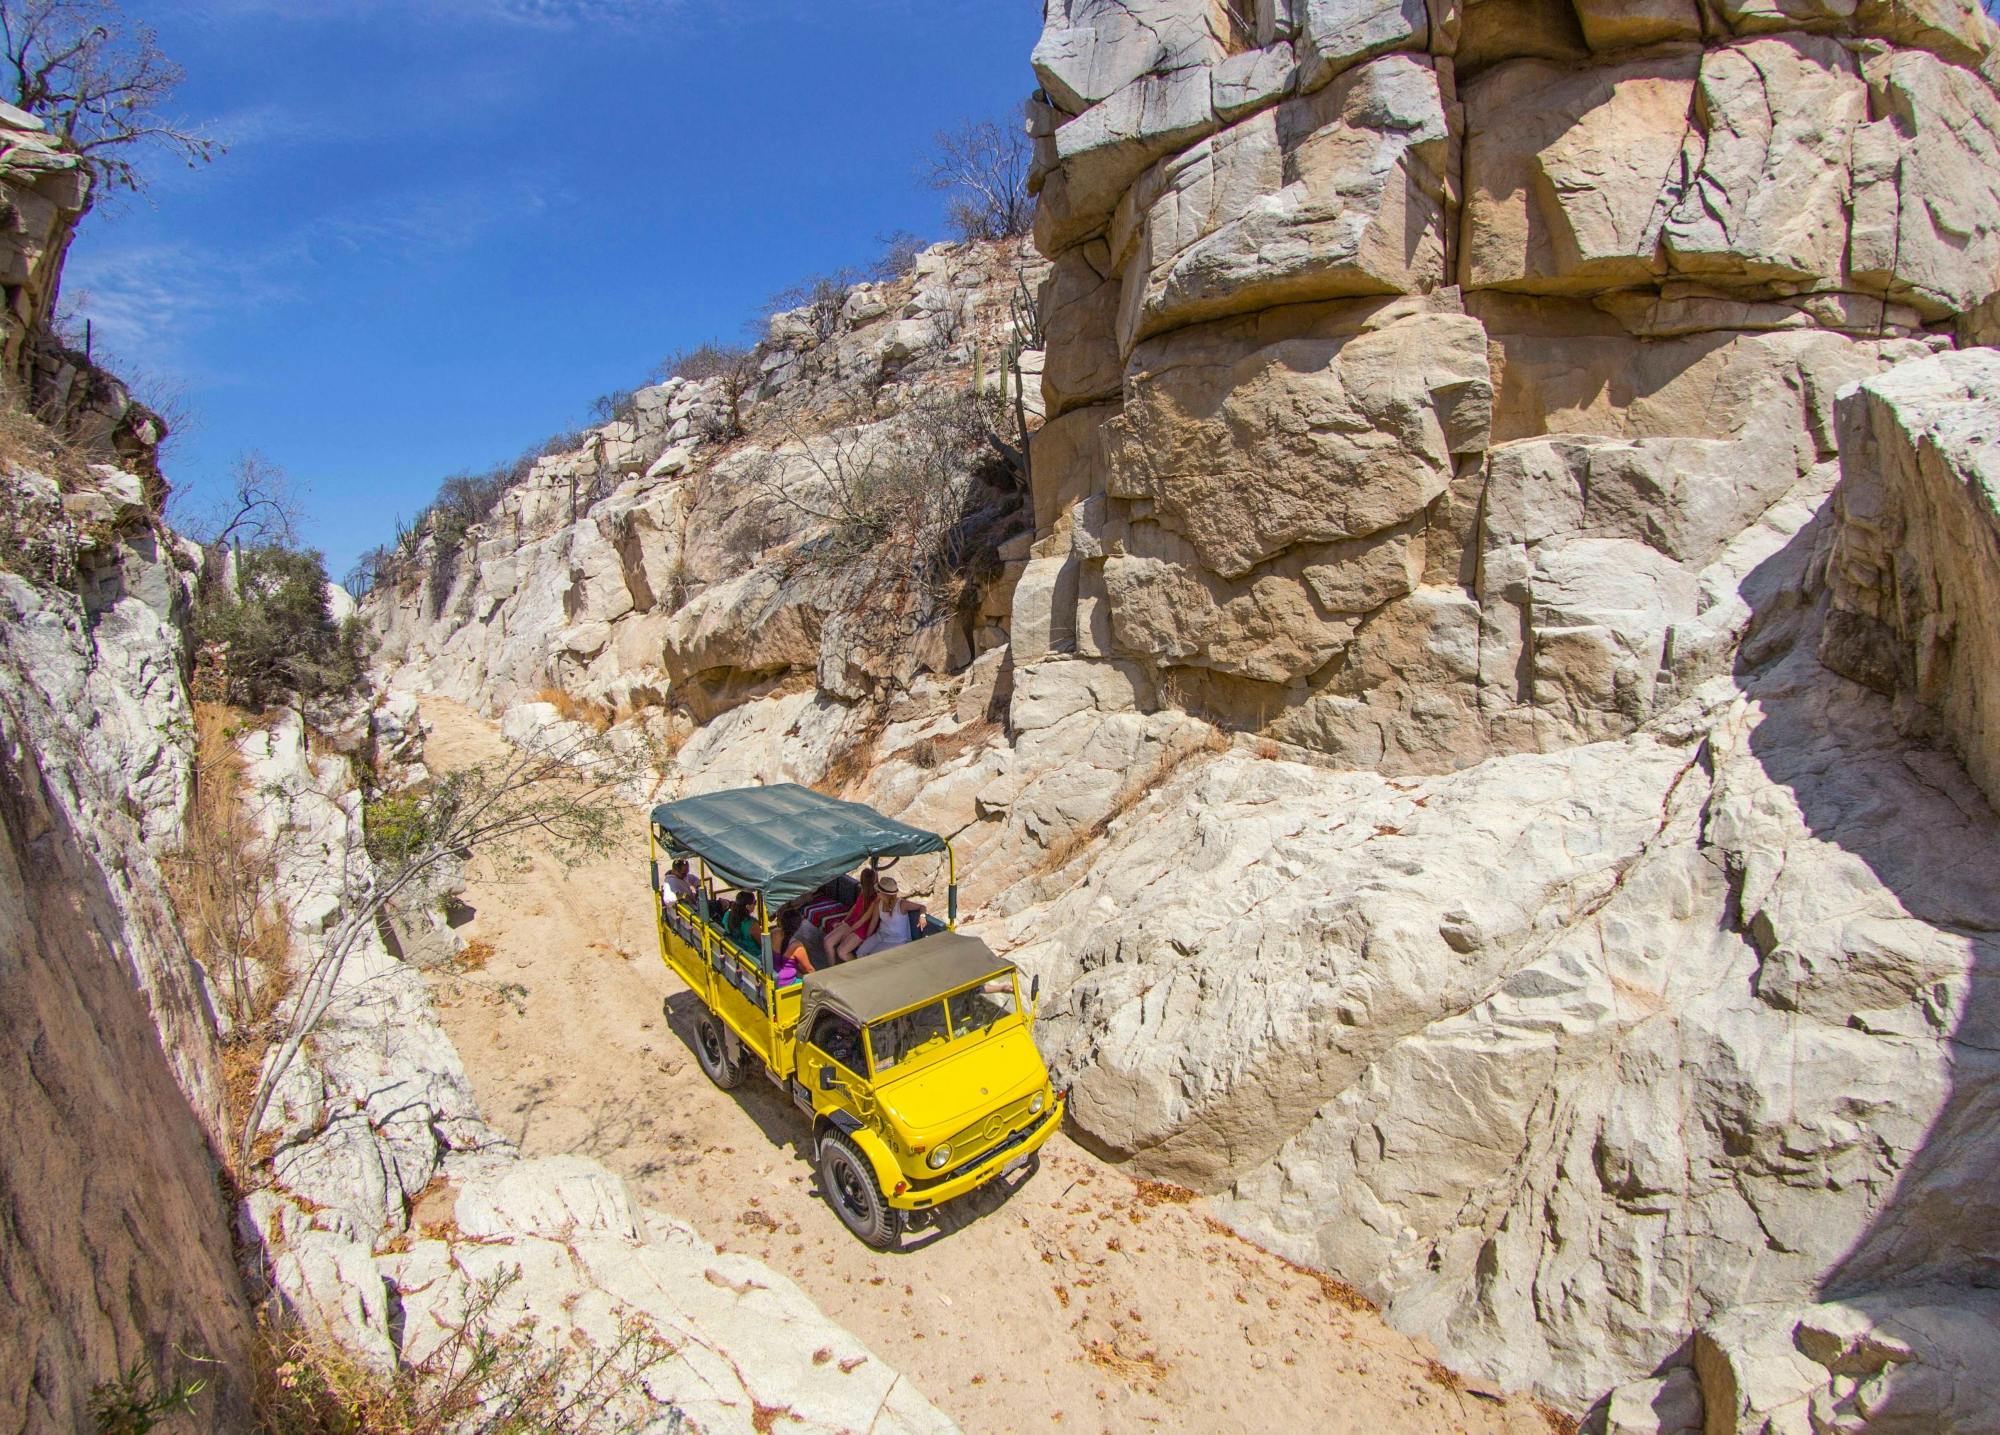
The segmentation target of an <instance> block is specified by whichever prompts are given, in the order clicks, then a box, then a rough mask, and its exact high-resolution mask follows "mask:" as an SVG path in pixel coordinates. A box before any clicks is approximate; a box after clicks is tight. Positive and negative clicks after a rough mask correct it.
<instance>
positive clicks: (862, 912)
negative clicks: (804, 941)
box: [827, 867, 877, 962]
mask: <svg viewBox="0 0 2000 1435" xmlns="http://www.w3.org/2000/svg"><path fill="white" fill-rule="evenodd" d="M876 878H877V873H876V871H875V869H874V868H873V867H864V868H862V869H861V895H860V896H859V897H856V898H855V899H854V905H853V906H852V907H850V908H848V910H847V915H846V916H844V917H842V918H841V919H840V920H839V921H837V922H835V923H834V924H833V925H832V926H831V927H829V928H828V929H827V955H828V956H829V957H831V958H832V959H833V960H834V961H836V962H844V961H847V960H848V959H849V958H850V957H852V956H854V955H855V954H856V953H857V952H858V951H860V949H861V944H862V943H863V942H865V941H867V940H868V938H869V936H870V935H872V934H873V933H874V931H875V918H876V911H875V907H876V902H875V883H876Z"/></svg>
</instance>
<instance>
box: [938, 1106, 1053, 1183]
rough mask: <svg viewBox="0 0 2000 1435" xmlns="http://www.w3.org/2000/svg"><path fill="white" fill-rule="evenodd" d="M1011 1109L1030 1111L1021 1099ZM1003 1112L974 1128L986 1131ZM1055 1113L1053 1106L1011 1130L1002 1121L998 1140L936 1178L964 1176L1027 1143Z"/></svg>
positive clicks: (1021, 1113)
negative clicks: (982, 1164)
mask: <svg viewBox="0 0 2000 1435" xmlns="http://www.w3.org/2000/svg"><path fill="white" fill-rule="evenodd" d="M1009 1109H1010V1110H1016V1111H1018V1113H1019V1114H1020V1115H1023V1116H1025V1115H1027V1111H1028V1103H1027V1102H1026V1101H1021V1102H1018V1103H1017V1104H1016V1106H1015V1107H1012V1108H1009ZM1002 1114H1003V1113H995V1115H993V1116H991V1117H989V1118H988V1119H987V1120H985V1121H982V1122H981V1123H980V1124H979V1125H978V1126H977V1127H974V1128H972V1129H974V1130H979V1131H984V1130H985V1129H986V1128H987V1127H988V1126H990V1125H992V1123H993V1122H994V1121H1000V1120H1001V1117H1002ZM1053 1114H1054V1110H1053V1108H1051V1109H1050V1110H1048V1111H1044V1112H1043V1113H1042V1114H1041V1115H1039V1116H1034V1117H1030V1118H1029V1119H1028V1122H1027V1124H1026V1125H1024V1126H1022V1127H1020V1128H1019V1129H1017V1130H1014V1131H1011V1132H1009V1131H1007V1130H1006V1129H1005V1123H1004V1122H1002V1135H1001V1137H1000V1139H999V1140H998V1141H995V1142H993V1143H992V1144H990V1145H989V1146H987V1147H986V1149H985V1150H983V1151H981V1152H979V1153H978V1154H977V1155H975V1156H970V1157H968V1158H966V1159H965V1160H963V1161H960V1162H959V1163H958V1164H957V1165H956V1166H953V1167H952V1168H951V1169H950V1170H949V1171H940V1172H938V1174H937V1176H936V1178H935V1179H937V1180H939V1181H949V1180H950V1179H951V1178H952V1177H954V1176H962V1175H964V1174H965V1173H966V1172H967V1171H970V1170H971V1169H972V1168H973V1167H974V1166H977V1165H979V1164H980V1163H982V1162H985V1161H990V1160H992V1159H993V1158H994V1157H995V1156H998V1155H1000V1154H1001V1153H1003V1152H1006V1151H1011V1150H1013V1149H1014V1148H1015V1147H1016V1146H1021V1145H1025V1144H1026V1143H1027V1140H1028V1138H1029V1137H1031V1136H1033V1135H1034V1134H1035V1133H1036V1132H1037V1131H1039V1130H1040V1129H1041V1127H1042V1123H1043V1122H1045V1121H1047V1120H1048V1119H1049V1117H1050V1116H1052V1115H1053Z"/></svg>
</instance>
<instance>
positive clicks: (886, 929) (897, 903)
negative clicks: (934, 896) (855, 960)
mask: <svg viewBox="0 0 2000 1435" xmlns="http://www.w3.org/2000/svg"><path fill="white" fill-rule="evenodd" d="M875 911H876V913H877V917H876V921H875V931H874V932H873V934H872V935H870V936H869V938H868V940H867V941H865V942H863V943H862V944H861V950H860V951H858V952H856V953H855V954H854V955H855V956H857V957H865V956H867V955H868V954H869V953H870V952H880V951H886V950H887V949H888V948H890V947H900V946H902V945H903V944H904V943H905V942H907V941H909V940H910V919H911V918H912V917H920V916H922V915H923V912H924V904H923V903H922V902H919V901H917V900H915V899H914V898H910V897H905V896H904V895H903V894H902V891H901V889H900V888H898V887H897V885H896V879H895V878H894V877H891V876H888V875H887V874H886V873H885V874H884V875H883V877H882V879H881V880H880V881H879V882H877V883H876V884H875Z"/></svg>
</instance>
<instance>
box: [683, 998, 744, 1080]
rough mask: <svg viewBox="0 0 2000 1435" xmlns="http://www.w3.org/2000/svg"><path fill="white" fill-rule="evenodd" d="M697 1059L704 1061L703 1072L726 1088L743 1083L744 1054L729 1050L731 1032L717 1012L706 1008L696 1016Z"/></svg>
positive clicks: (695, 1044)
mask: <svg viewBox="0 0 2000 1435" xmlns="http://www.w3.org/2000/svg"><path fill="white" fill-rule="evenodd" d="M694 1059H695V1060H696V1061H697V1062H699V1063H700V1064H701V1074H702V1075H703V1076H706V1077H707V1078H708V1079H709V1080H710V1081H712V1082H714V1083H715V1084H716V1085H717V1086H719V1087H721V1088H722V1089H723V1090H724V1091H733V1090H735V1089H736V1088H737V1087H739V1086H741V1085H742V1084H743V1054H742V1052H740V1051H738V1052H734V1053H732V1052H731V1051H730V1049H729V1033H727V1032H726V1031H724V1030H723V1029H722V1023H721V1022H719V1021H717V1020H716V1019H715V1013H714V1012H706V1011H705V1012H703V1013H702V1014H701V1015H700V1016H698V1017H696V1018H695V1019H694Z"/></svg>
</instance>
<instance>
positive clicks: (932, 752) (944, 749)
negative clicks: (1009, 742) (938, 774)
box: [884, 719, 1006, 772]
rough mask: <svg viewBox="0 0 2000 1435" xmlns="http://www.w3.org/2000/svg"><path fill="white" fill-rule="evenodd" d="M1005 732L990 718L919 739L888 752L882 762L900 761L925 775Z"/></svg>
mask: <svg viewBox="0 0 2000 1435" xmlns="http://www.w3.org/2000/svg"><path fill="white" fill-rule="evenodd" d="M1005 731H1006V729H1005V728H1004V727H1002V726H1001V724H999V723H997V722H994V721H992V720H991V719H986V720H983V721H980V722H975V723H967V724H966V725H965V726H964V727H961V728H957V729H955V730H953V731H951V732H947V733H940V734H937V735H936V736H933V737H920V738H918V739H917V740H916V741H915V742H913V743H911V744H910V745H909V746H908V747H904V748H899V749H897V750H896V751H895V752H892V753H890V754H889V756H888V757H887V758H885V759H884V761H886V762H894V761H895V760H896V759H898V758H901V759H902V760H903V761H905V762H907V763H909V764H910V765H911V766H913V767H921V768H923V769H924V770H925V771H926V772H928V771H931V770H933V769H936V768H940V767H943V766H944V765H945V764H946V763H949V762H951V761H952V760H953V759H954V758H957V757H959V756H961V755H963V754H965V753H968V752H972V751H975V750H976V749H978V748H982V747H985V746H986V745H987V744H989V743H991V742H994V741H997V740H998V739H999V738H1000V736H1001V735H1002V734H1003V733H1004V732H1005Z"/></svg>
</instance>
